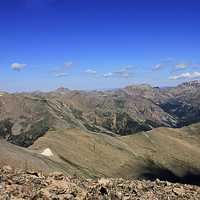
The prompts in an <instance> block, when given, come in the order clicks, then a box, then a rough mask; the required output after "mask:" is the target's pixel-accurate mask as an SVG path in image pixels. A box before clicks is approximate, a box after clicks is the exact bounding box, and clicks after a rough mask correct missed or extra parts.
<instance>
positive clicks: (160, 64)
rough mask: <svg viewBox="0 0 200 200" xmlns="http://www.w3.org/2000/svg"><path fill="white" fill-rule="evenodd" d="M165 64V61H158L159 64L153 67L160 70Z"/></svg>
mask: <svg viewBox="0 0 200 200" xmlns="http://www.w3.org/2000/svg"><path fill="white" fill-rule="evenodd" d="M164 66H165V65H164V64H163V63H158V64H156V65H155V66H154V67H153V69H154V70H159V69H161V68H163V67H164Z"/></svg>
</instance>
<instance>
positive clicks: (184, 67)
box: [175, 63, 189, 69]
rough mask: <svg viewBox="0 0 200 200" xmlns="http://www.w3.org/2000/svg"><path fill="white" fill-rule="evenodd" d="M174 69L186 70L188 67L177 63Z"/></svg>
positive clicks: (185, 64)
mask: <svg viewBox="0 0 200 200" xmlns="http://www.w3.org/2000/svg"><path fill="white" fill-rule="evenodd" d="M175 67H176V68H177V69H186V68H188V67H189V64H187V63H177V64H175Z"/></svg>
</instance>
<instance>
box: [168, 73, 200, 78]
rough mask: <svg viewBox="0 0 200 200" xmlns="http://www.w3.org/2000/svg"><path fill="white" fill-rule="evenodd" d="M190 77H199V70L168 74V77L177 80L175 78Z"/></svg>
mask: <svg viewBox="0 0 200 200" xmlns="http://www.w3.org/2000/svg"><path fill="white" fill-rule="evenodd" d="M191 78H200V72H186V73H182V74H178V75H174V76H170V77H169V79H171V80H177V79H191Z"/></svg>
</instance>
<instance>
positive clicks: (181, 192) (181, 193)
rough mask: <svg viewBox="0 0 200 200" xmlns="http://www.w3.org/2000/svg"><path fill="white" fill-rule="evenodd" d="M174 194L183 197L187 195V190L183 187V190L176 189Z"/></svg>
mask: <svg viewBox="0 0 200 200" xmlns="http://www.w3.org/2000/svg"><path fill="white" fill-rule="evenodd" d="M173 192H174V193H175V194H176V195H178V196H182V195H184V194H185V190H184V188H183V187H181V188H174V189H173Z"/></svg>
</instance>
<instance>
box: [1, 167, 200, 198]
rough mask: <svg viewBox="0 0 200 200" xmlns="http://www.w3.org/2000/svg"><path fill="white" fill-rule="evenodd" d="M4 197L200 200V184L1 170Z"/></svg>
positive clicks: (7, 168)
mask: <svg viewBox="0 0 200 200" xmlns="http://www.w3.org/2000/svg"><path fill="white" fill-rule="evenodd" d="M0 172H1V175H0V199H1V200H5V199H6V200H19V199H27V200H169V199H170V200H186V199H187V200H188V199H191V200H198V199H200V187H199V186H192V185H186V184H185V185H183V184H178V183H170V182H167V181H160V180H159V179H157V180H156V181H154V182H152V181H139V180H125V179H121V178H118V179H106V178H101V179H94V180H92V179H80V178H77V177H69V176H68V177H66V176H64V175H63V174H62V173H59V172H53V173H51V174H48V175H43V174H42V173H40V172H37V171H29V170H19V169H18V170H14V169H12V168H11V167H9V166H4V167H2V168H1V169H0Z"/></svg>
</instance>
